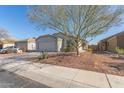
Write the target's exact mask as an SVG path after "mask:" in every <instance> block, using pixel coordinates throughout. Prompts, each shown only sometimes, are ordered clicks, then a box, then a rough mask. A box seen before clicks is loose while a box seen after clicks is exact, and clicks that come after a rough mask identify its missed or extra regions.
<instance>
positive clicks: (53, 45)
mask: <svg viewBox="0 0 124 93" xmlns="http://www.w3.org/2000/svg"><path fill="white" fill-rule="evenodd" d="M61 48H62V39H61V38H59V37H55V36H53V35H44V36H40V37H38V38H37V39H36V49H37V51H44V50H46V51H49V52H55V51H60V50H61Z"/></svg>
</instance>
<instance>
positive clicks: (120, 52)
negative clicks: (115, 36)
mask: <svg viewBox="0 0 124 93" xmlns="http://www.w3.org/2000/svg"><path fill="white" fill-rule="evenodd" d="M115 51H116V53H117V54H118V55H122V54H124V49H122V48H119V47H116V48H115Z"/></svg>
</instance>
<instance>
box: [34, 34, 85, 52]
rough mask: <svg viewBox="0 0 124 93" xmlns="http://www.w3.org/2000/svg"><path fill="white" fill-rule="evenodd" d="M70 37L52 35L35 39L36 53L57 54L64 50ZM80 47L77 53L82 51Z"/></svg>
mask: <svg viewBox="0 0 124 93" xmlns="http://www.w3.org/2000/svg"><path fill="white" fill-rule="evenodd" d="M71 39H72V36H66V35H64V34H63V33H61V32H59V33H54V34H53V35H44V36H40V37H38V38H37V39H36V49H37V51H44V50H46V51H49V52H55V51H56V52H59V51H61V50H63V49H64V48H66V46H67V41H68V40H71ZM82 50H83V49H82V47H81V48H80V49H79V51H82Z"/></svg>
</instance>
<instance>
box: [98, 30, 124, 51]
mask: <svg viewBox="0 0 124 93" xmlns="http://www.w3.org/2000/svg"><path fill="white" fill-rule="evenodd" d="M116 47H119V48H122V49H124V31H123V32H120V33H118V34H115V35H113V36H111V37H108V38H106V39H104V40H101V41H100V42H99V43H98V50H100V51H110V52H115V48H116Z"/></svg>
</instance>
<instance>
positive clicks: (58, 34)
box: [53, 33, 69, 49]
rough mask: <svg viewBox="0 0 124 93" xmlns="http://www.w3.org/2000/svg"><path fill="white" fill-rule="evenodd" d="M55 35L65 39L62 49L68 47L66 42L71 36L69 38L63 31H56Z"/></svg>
mask: <svg viewBox="0 0 124 93" xmlns="http://www.w3.org/2000/svg"><path fill="white" fill-rule="evenodd" d="M53 35H54V36H56V37H59V38H61V39H63V41H62V49H64V48H66V46H67V44H66V39H67V40H68V39H69V38H67V37H66V36H65V35H64V34H62V33H56V34H53ZM65 38H66V39H65Z"/></svg>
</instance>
